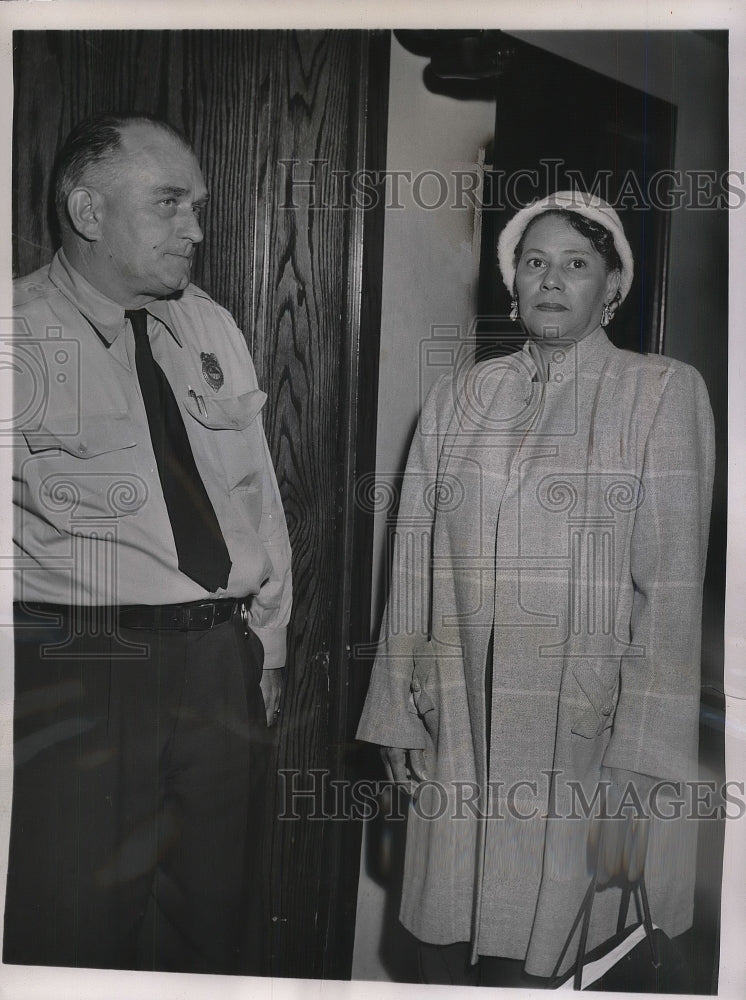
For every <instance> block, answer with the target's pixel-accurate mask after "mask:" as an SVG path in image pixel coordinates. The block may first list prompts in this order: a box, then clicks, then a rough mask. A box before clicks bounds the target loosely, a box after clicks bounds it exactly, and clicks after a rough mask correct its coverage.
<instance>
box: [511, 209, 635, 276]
mask: <svg viewBox="0 0 746 1000" xmlns="http://www.w3.org/2000/svg"><path fill="white" fill-rule="evenodd" d="M547 215H556V216H558V218H560V219H564V220H565V222H568V223H569V224H570V225H571V226H572V228H573V229H575V230H577V231H578V232H579V233H580V235H581V236H585V238H586V239H587V240H588V242H589V243H590V244H591V246H592V247H593V249H594V250H595V251H596V253H597V254H599V256H600V257H601V259H602V260H603V262H604V264H605V265H606V272H607V274H608V273H610V272H611V271H619V273H620V274H621V271H622V261H621V259H620V257H619V254H618V253H617V248H616V247H615V246H614V237H613V236H612V234H611V233H610V232H609V230H608V229H607V228H606V227H605V226H602V225H601V223H600V222H594V221H593V220H592V219H587V218H586V217H585V216H584V215H580V214H579V213H578V212H568V211H567V210H566V209H564V208H550V209H549V210H548V211H546V212H542V213H541V214H540V215H535V216H534V217H533V219H531V221H530V222H529V224H528V225H527V226H526V228H525V229H524V230H523V233H522V235H521V238H520V239H519V240H518V243H517V244H516V248H515V250H514V251H513V260H514V261H515V264H516V267H517V266H518V261H519V260H520V259H521V254H522V253H523V244H524V241H525V239H526V233H527V232H528V231H529V229H530V228H531V226H532V225H533V224H534V222H538V220H539V219H544V218H546V217H547Z"/></svg>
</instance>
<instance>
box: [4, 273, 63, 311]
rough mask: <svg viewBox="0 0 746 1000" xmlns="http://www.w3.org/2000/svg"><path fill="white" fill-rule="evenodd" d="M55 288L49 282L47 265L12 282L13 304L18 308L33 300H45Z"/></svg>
mask: <svg viewBox="0 0 746 1000" xmlns="http://www.w3.org/2000/svg"><path fill="white" fill-rule="evenodd" d="M55 290H56V289H55V286H54V285H53V284H52V282H51V281H50V280H49V265H48V264H47V265H46V266H45V267H40V268H39V270H38V271H32V272H31V274H25V275H24V276H23V277H22V278H16V279H15V280H14V282H13V304H14V305H15V306H16V307H18V306H24V305H27V304H28V303H29V302H33V301H34V300H35V299H41V298H46V297H47V296H48V295H49V294H50V293H51V292H54V291H55Z"/></svg>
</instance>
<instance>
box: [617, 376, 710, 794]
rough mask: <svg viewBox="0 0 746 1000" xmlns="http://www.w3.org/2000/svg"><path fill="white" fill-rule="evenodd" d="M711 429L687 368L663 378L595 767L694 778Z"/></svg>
mask: <svg viewBox="0 0 746 1000" xmlns="http://www.w3.org/2000/svg"><path fill="white" fill-rule="evenodd" d="M714 454H715V446H714V425H713V419H712V411H711V409H710V403H709V399H708V396H707V390H706V388H705V385H704V382H703V381H702V378H701V377H700V375H699V374H698V373H697V372H696V371H695V370H694V369H693V368H690V367H688V366H682V367H681V368H677V369H675V370H674V371H673V372H672V373H671V375H670V377H669V378H668V381H667V384H666V387H665V389H664V391H663V395H662V397H661V401H660V404H659V407H658V410H657V413H656V415H655V418H654V420H653V424H652V427H651V430H650V433H649V436H648V440H647V443H646V448H645V458H644V463H643V473H642V485H643V494H642V501H641V503H640V506H639V508H638V510H637V512H636V516H635V523H634V526H633V530H632V539H631V550H630V572H631V577H632V585H633V588H634V591H633V603H632V615H631V626H630V640H631V643H632V645H633V647H635V648H634V649H632V651H631V654H632V655H629V656H625V657H623V659H622V661H621V683H620V692H619V701H618V705H617V709H616V713H615V718H614V726H613V730H612V736H611V740H610V742H609V745H608V747H607V750H606V754H605V757H604V764H605V765H607V766H608V767H614V768H621V769H624V770H628V771H637V772H640V773H643V774H647V775H654V776H657V777H659V778H667V779H670V780H681V779H686V778H691V777H693V776H695V775H696V766H697V740H698V728H699V698H700V640H701V617H702V583H703V578H704V570H705V560H706V556H707V539H708V531H709V522H710V505H711V498H712V480H713V472H714Z"/></svg>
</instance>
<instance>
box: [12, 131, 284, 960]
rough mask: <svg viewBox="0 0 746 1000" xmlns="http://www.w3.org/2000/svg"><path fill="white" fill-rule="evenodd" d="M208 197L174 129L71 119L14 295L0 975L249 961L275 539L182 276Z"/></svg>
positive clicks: (269, 708) (226, 340)
mask: <svg viewBox="0 0 746 1000" xmlns="http://www.w3.org/2000/svg"><path fill="white" fill-rule="evenodd" d="M207 198H208V192H207V189H206V187H205V183H204V181H203V178H202V174H201V172H200V168H199V165H198V163H197V160H196V159H195V156H194V154H193V152H192V150H191V148H190V147H189V144H188V143H187V141H186V140H185V139H184V138H183V137H182V136H181V135H180V134H179V133H178V132H176V131H175V130H174V129H172V128H171V127H170V126H169V125H167V124H165V123H164V122H161V121H158V120H155V119H151V118H148V117H146V116H142V115H111V114H105V115H99V116H97V117H95V118H92V119H89V120H86V121H84V122H82V123H81V124H80V125H78V126H77V127H76V128H75V129H74V130H73V132H72V133H71V135H70V136H69V137H68V139H67V141H66V142H65V144H64V147H63V148H62V150H61V152H60V154H59V157H58V162H57V165H56V173H55V201H56V208H57V214H58V216H59V222H60V226H61V233H62V248H61V249H60V250H59V251H58V252H57V254H56V255H55V257H54V259H53V260H52V262H51V264H50V265H48V266H47V267H44V268H41V269H40V270H39V271H37V272H35V273H34V274H32V275H29V276H28V277H26V278H23V279H21V280H19V281H18V282H17V283H16V285H17V287H16V314H15V315H16V320H15V339H16V371H17V379H16V392H15V412H16V414H17V431H18V436H17V447H16V449H15V487H16V494H15V543H16V562H15V569H16V585H15V601H16V603H15V613H16V646H15V648H16V669H15V684H16V688H15V732H14V738H15V752H14V753H15V755H14V793H13V814H12V828H11V843H10V859H9V878H8V890H7V897H6V912H5V943H4V960H5V961H6V962H11V963H21V964H44V965H63V966H95V967H109V968H147V969H165V970H182V971H203V972H233V971H236V972H239V971H243V972H251V971H259V964H258V963H259V956H258V955H257V942H258V941H259V940H260V939H261V926H260V925H261V919H262V918H261V914H260V913H259V912H258V905H259V887H258V877H257V871H258V866H259V858H258V857H257V854H258V851H259V835H260V833H261V824H262V817H263V813H264V809H263V801H262V799H263V778H264V771H265V763H266V762H265V759H264V758H265V755H266V744H267V726H269V725H271V724H273V722H276V720H277V717H278V714H279V707H280V698H281V690H282V670H281V668H282V667H283V664H284V660H285V629H286V626H287V622H288V618H289V614H290V605H291V584H290V549H289V543H288V535H287V529H286V525H285V518H284V516H283V511H282V506H281V503H280V497H279V493H278V489H277V483H276V480H275V475H274V472H273V469H272V464H271V461H270V457H269V452H268V449H267V443H266V440H265V437H264V433H263V430H262V424H261V409H262V406H263V404H264V402H265V399H266V397H265V395H264V393H263V392H261V391H260V390H259V389H258V387H257V381H256V375H255V372H254V368H253V365H252V362H251V359H250V357H249V353H248V350H247V347H246V343H245V341H244V339H243V337H242V335H241V333H240V331H239V330H238V329H237V327H236V325H235V323H234V322H233V320H232V318H231V317H230V315H229V314H228V313H227V312H226V311H225V310H224V309H222V308H221V307H220V306H219V305H217V304H216V303H215V302H213V300H212V299H211V298H210V297H209V296H208V295H206V294H205V292H203V291H201V290H200V289H199V288H197V287H196V286H194V285H192V284H190V270H191V266H192V261H193V259H194V254H195V251H196V250H197V246H198V244H199V243H200V242H201V241H202V238H203V234H202V229H201V228H200V213H201V211H202V209H203V208H204V205H205V203H206V202H207Z"/></svg>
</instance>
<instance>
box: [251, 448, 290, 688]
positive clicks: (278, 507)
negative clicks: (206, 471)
mask: <svg viewBox="0 0 746 1000" xmlns="http://www.w3.org/2000/svg"><path fill="white" fill-rule="evenodd" d="M262 443H263V446H264V484H263V496H264V498H265V499H264V502H263V504H262V518H261V521H260V524H259V537H260V539H261V541H262V544H263V545H264V547H265V549H266V551H267V553H268V555H269V558H270V560H271V562H272V573H271V575H270V576H269V578H268V579H267V580H265V582H264V583H263V584H262V586H261V589H260V590H259V593H258V594H256V595H255V597H254V599H253V601H252V602H251V608H250V611H249V623H250V625H251V628H252V629H253V630H254V632H255V633H256V634H257V635H258V636H259V638H260V639H261V642H262V646H263V647H264V669H265V670H276V669H278V668H280V667H283V666H284V665H285V658H286V655H287V626H288V621H289V619H290V610H291V608H292V603H293V588H292V579H291V566H290V560H291V553H290V539H289V537H288V530H287V525H286V523H285V512H284V511H283V508H282V501H281V500H280V491H279V489H278V486H277V478H276V476H275V470H274V468H273V466H272V459H271V457H270V454H269V447H268V445H267V439H266V438H265V436H264V434H263V433H262Z"/></svg>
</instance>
